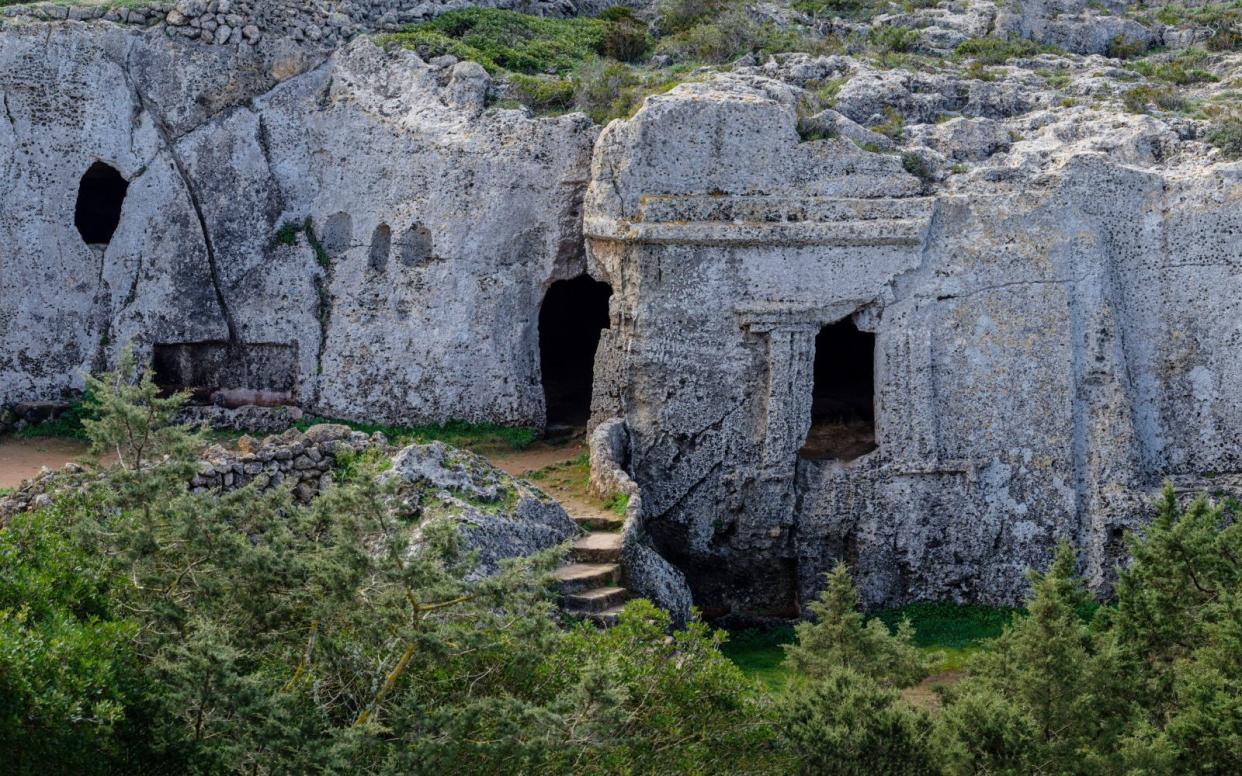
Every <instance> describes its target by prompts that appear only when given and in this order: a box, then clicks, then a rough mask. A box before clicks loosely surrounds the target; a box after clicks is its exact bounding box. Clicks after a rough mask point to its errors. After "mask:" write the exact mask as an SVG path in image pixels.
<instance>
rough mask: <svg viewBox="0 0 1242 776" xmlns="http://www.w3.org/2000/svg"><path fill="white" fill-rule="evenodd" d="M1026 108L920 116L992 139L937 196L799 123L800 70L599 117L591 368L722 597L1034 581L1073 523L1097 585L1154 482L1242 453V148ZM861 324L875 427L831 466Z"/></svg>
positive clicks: (761, 605)
mask: <svg viewBox="0 0 1242 776" xmlns="http://www.w3.org/2000/svg"><path fill="white" fill-rule="evenodd" d="M850 83H853V81H851V82H850ZM848 86H849V85H848V84H847V87H846V88H844V89H842V92H841V94H842V98H843V100H844V99H845V98H846V97H848V96H849V95H850V94H851V93H850V92H849V91H847V90H848ZM858 93H860V92H854V94H858ZM943 94H944V92H943V91H942V92H941V96H942V97H943ZM848 102H850V101H848V100H847V103H848ZM853 104H855V105H859V104H861V103H860V102H858V101H856V100H855V101H853ZM905 107H906V109H907V110H911V109H913V110H914V111H915V112H916V113H917V111H918V110H919V109H918V108H913V107H912V106H911V105H907V106H905ZM866 112H868V111H866V110H862V111H857V112H855V115H857V116H859V117H860V118H863V116H862V114H863V113H866ZM847 115H848V113H847ZM984 115H986V113H984ZM1025 120H1026V121H1028V122H1030V123H1029V124H1028V125H1027V127H1028V128H1029V134H1025V135H1022V134H1018V133H1015V135H1014V136H1013V137H1009V136H1007V133H1006V132H1003V131H1001V128H1000V127H999V126H998V125H997V124H996V122H995V120H994V119H990V118H983V117H980V118H975V119H961V120H957V123H954V122H950V123H948V124H945V125H942V126H938V127H930V126H929V127H915V128H911V131H912V133H913V136H914V137H916V138H925V142H927V143H928V144H931V145H934V146H935V147H936V148H937V149H939V150H940V152H942V153H943V154H944V155H945V156H946V157H948V158H952V159H972V160H979V159H985V158H986V159H988V160H990V161H989V162H988V163H987V164H984V165H981V166H980V167H979V168H978V169H976V170H974V171H973V172H971V173H970V174H969V175H963V176H953V178H951V179H950V181H949V183H948V186H947V188H946V189H945V190H943V191H942V192H941V193H939V194H937V195H936V196H933V197H929V196H925V194H926V190H924V189H920V187H919V185H918V182H917V181H916V180H915V179H914V178H913V177H911V176H909V175H907V174H906V173H904V172H903V170H902V168H901V166H900V163H899V162H898V160H897V158H896V157H893V156H886V155H884V154H869V153H865V152H863V151H861V150H859V149H858V148H857V147H856V146H854V144H853V143H851V142H849V141H847V140H845V139H843V138H836V139H827V140H820V141H814V142H800V138H799V137H798V134H797V132H796V131H795V125H796V122H797V117H796V113H795V110H794V108H793V101H792V100H791V99H790V96H789V94H788V92H787V91H786V87H784V86H783V85H782V84H781V83H778V82H775V81H771V80H766V79H763V78H759V77H756V76H753V75H747V74H745V73H743V74H740V75H731V76H718V77H717V78H715V79H713V80H708V81H706V82H704V83H697V84H691V85H684V86H681V87H678V88H677V89H674V90H673V91H672V92H670V93H669V94H667V95H665V96H662V97H658V98H652V99H650V100H648V102H647V105H646V107H645V108H644V109H643V110H641V111H640V112H639V113H638V114H637V115H636V116H635V117H634V118H633V119H632V120H630V121H628V122H618V123H614V124H612V125H611V126H610V127H609V128H608V129H607V130H606V131H605V132H604V134H603V135H602V136H601V137H600V139H599V142H598V145H597V151H596V157H595V161H594V166H593V173H592V182H591V185H590V188H589V190H588V194H587V199H586V212H585V224H586V227H585V228H586V235H587V245H588V251H589V258H590V261H591V267H592V270H593V271H594V272H597V273H599V275H600V276H601V277H603V278H605V279H607V280H608V281H609V282H610V283H612V284H613V288H614V289H615V295H614V306H615V312H614V319H613V330H614V331H613V336H612V339H611V340H610V342H612V343H616V345H615V347H616V348H617V349H616V351H614V352H613V353H612V354H610V355H601V356H600V358H601V359H607V358H611V359H612V360H613V361H614V362H616V363H619V364H621V366H620V371H621V372H622V374H623V377H621V378H620V383H621V384H622V385H623V386H624V388H623V389H622V390H620V391H619V392H618V404H619V406H620V410H621V415H622V417H624V419H625V422H626V425H627V426H628V429H629V433H630V448H631V461H630V471H631V472H632V474H633V476H634V479H635V480H636V481H637V482H638V483H639V484H640V485H641V486H642V497H643V511H644V515H643V523H644V530H645V531H646V532H647V533H648V534H649V535H650V536H651V537H653V539H654V546H655V547H656V548H657V549H658V550H659V552H660V553H661V554H662V555H663V556H664V557H666V558H668V559H670V560H671V561H673V563H674V565H676V566H677V567H678V568H680V569H681V570H683V571H684V572H685V574H686V577H687V579H688V580H689V583H690V586H691V588H692V589H693V591H694V597H695V601H696V602H697V603H698V604H699V605H700V606H702V607H703V608H704V609H705V611H707V612H709V613H715V614H725V613H736V614H755V613H762V614H767V615H771V616H796V615H797V614H798V613H799V612H800V610H801V605H802V604H803V602H805V601H807V600H808V599H809V597H811V596H812V595H813V594H814V593H815V592H816V590H817V589H818V586H819V584H820V578H821V575H822V573H823V572H825V571H826V570H828V568H829V567H830V566H831V564H832V563H833V562H835V561H836V559H838V558H845V559H847V560H849V561H850V562H851V563H852V564H853V566H854V568H855V570H856V573H857V574H858V575H859V581H860V585H861V589H862V593H863V596H864V599H865V600H866V601H867V603H869V604H872V605H878V604H889V603H896V602H899V601H905V600H910V599H912V598H930V599H942V598H951V599H970V600H986V601H994V602H1006V603H1012V602H1014V601H1016V600H1018V599H1019V598H1020V597H1021V596H1022V594H1023V592H1024V590H1025V581H1024V577H1023V574H1024V572H1025V570H1026V569H1027V568H1028V567H1031V566H1039V565H1041V564H1043V563H1044V562H1046V560H1047V558H1048V557H1049V556H1050V554H1051V551H1052V548H1053V547H1054V545H1055V543H1056V542H1057V541H1058V540H1059V539H1061V538H1068V539H1070V540H1072V541H1074V542H1075V543H1076V544H1077V545H1078V546H1079V547H1082V548H1083V549H1084V563H1085V567H1086V570H1087V573H1088V575H1089V577H1090V579H1091V581H1092V583H1093V585H1095V586H1096V587H1097V588H1099V589H1106V587H1107V584H1108V577H1109V574H1110V572H1111V569H1112V568H1113V567H1114V565H1115V564H1116V563H1117V562H1119V561H1120V559H1121V558H1122V553H1123V548H1122V545H1121V537H1122V535H1123V532H1124V531H1125V530H1127V529H1131V528H1135V527H1138V526H1139V525H1140V524H1141V521H1142V519H1143V517H1144V514H1145V501H1146V499H1147V498H1148V497H1149V496H1150V495H1151V493H1152V492H1153V490H1154V489H1155V488H1157V487H1158V485H1159V484H1160V482H1161V481H1162V480H1163V479H1165V478H1170V477H1171V478H1175V479H1177V480H1178V481H1179V482H1182V483H1185V484H1190V483H1198V486H1199V487H1210V484H1211V482H1212V480H1211V479H1210V478H1211V477H1213V476H1214V473H1217V472H1232V471H1236V470H1237V468H1238V464H1239V456H1240V455H1242V448H1239V447H1238V446H1237V445H1236V444H1235V442H1236V439H1237V438H1238V435H1239V432H1242V404H1240V403H1239V402H1238V401H1237V400H1236V397H1235V396H1234V394H1233V392H1231V391H1230V390H1229V386H1230V385H1232V384H1233V383H1235V382H1236V381H1237V379H1238V378H1239V375H1240V374H1242V362H1239V360H1238V353H1239V351H1238V349H1237V348H1236V347H1233V346H1232V345H1231V344H1229V343H1230V342H1232V341H1233V339H1235V338H1236V332H1235V331H1234V328H1235V327H1233V326H1232V325H1229V324H1223V322H1224V321H1233V320H1237V319H1238V318H1239V313H1240V312H1242V311H1240V310H1238V309H1237V308H1238V304H1239V303H1238V299H1237V294H1236V293H1234V292H1233V290H1232V288H1233V285H1234V280H1235V279H1236V277H1237V276H1238V273H1239V267H1240V266H1242V239H1240V238H1239V234H1242V207H1239V205H1242V185H1240V183H1242V181H1240V178H1242V165H1239V164H1236V163H1235V164H1217V165H1210V164H1205V163H1204V161H1203V157H1202V154H1203V152H1202V151H1201V150H1198V149H1200V148H1201V146H1197V145H1196V144H1193V143H1183V142H1181V141H1180V139H1179V137H1178V135H1177V133H1176V132H1175V131H1173V130H1172V129H1171V128H1170V127H1169V126H1168V125H1166V124H1164V123H1163V122H1160V121H1157V120H1155V119H1153V118H1151V117H1149V116H1132V115H1121V116H1119V115H1115V114H1113V115H1106V114H1100V113H1098V112H1094V111H1066V112H1065V113H1064V114H1059V115H1056V116H1053V115H1050V114H1044V115H1043V116H1039V115H1038V114H1036V115H1031V116H1027V117H1026V119H1025ZM1169 160H1177V163H1176V164H1170V162H1169ZM851 318H852V320H853V321H854V322H855V324H856V326H857V328H858V329H860V330H862V331H863V332H870V333H873V334H874V336H875V340H874V343H875V344H874V347H875V359H874V389H875V400H874V405H875V413H876V416H875V434H876V443H877V445H878V449H876V450H875V451H874V452H872V453H869V454H867V455H865V456H863V457H861V458H859V459H857V460H854V461H852V462H849V463H845V462H841V461H838V460H809V459H806V458H803V457H801V456H800V455H799V448H800V447H801V446H802V444H803V441H804V440H805V439H806V438H807V432H808V429H809V428H810V426H811V396H812V389H813V386H812V380H813V369H812V365H813V360H814V357H815V349H816V335H817V333H818V332H819V331H820V329H821V327H823V326H825V325H827V324H831V323H834V322H836V321H839V320H842V319H851ZM1227 440H1232V441H1227Z"/></svg>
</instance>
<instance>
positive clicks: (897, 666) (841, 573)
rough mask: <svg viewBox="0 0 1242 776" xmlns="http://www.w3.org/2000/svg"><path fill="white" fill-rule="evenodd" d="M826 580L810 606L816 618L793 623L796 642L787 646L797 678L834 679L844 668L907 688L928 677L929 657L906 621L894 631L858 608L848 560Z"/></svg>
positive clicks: (879, 681)
mask: <svg viewBox="0 0 1242 776" xmlns="http://www.w3.org/2000/svg"><path fill="white" fill-rule="evenodd" d="M825 581H826V583H825V585H824V589H823V591H822V592H821V593H820V594H819V597H818V598H816V599H815V601H813V602H812V603H811V604H810V606H809V607H808V609H809V611H810V613H811V615H812V616H813V617H814V619H813V621H811V622H802V623H799V624H798V625H797V626H795V628H794V632H795V634H796V635H797V638H798V642H797V643H796V644H791V645H789V646H786V647H785V650H786V652H787V654H788V660H789V662H790V664H791V667H792V668H793V669H794V670H795V671H796V676H797V677H798V681H799V682H809V681H813V680H816V679H820V678H825V677H830V676H832V674H833V672H834V671H835V670H837V669H840V668H844V669H848V670H850V671H852V672H855V673H856V674H858V675H860V676H863V677H866V678H868V679H870V680H873V681H875V682H878V683H879V684H881V685H883V686H885V687H909V686H911V685H913V684H915V683H917V682H918V681H919V680H920V679H922V678H923V677H924V676H926V675H927V670H928V659H927V657H926V656H924V655H923V654H921V653H920V652H919V651H918V650H917V649H915V647H914V641H913V638H914V633H913V631H912V630H911V629H910V626H909V623H908V622H906V621H903V622H902V623H901V624H899V625H898V627H897V630H896V631H895V632H890V631H889V629H888V626H886V625H885V624H884V623H883V622H881V621H880V620H878V619H875V618H872V619H870V620H868V619H867V618H865V617H864V616H863V615H862V613H861V612H860V611H859V606H858V591H857V590H856V589H855V588H854V583H853V581H852V580H851V579H850V575H849V570H848V569H847V568H846V566H845V564H844V563H838V564H837V565H836V566H835V567H834V568H833V570H832V571H831V572H830V573H829V574H827V575H826V577H825Z"/></svg>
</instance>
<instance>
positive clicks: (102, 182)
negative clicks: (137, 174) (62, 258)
mask: <svg viewBox="0 0 1242 776" xmlns="http://www.w3.org/2000/svg"><path fill="white" fill-rule="evenodd" d="M128 192H129V181H127V180H125V179H124V178H122V177H121V173H119V172H117V170H116V168H115V167H112V166H111V165H107V164H104V163H103V162H95V163H94V164H92V165H91V167H90V169H89V170H87V171H86V174H85V175H83V176H82V182H81V183H80V184H78V202H77V205H76V207H75V208H74V211H73V223H74V225H76V226H77V227H78V233H79V234H81V235H82V240H83V241H84V242H86V244H87V245H107V244H108V243H110V242H112V235H113V234H115V233H116V227H117V225H118V224H120V223H121V206H122V205H124V204H125V195H126V194H127V193H128Z"/></svg>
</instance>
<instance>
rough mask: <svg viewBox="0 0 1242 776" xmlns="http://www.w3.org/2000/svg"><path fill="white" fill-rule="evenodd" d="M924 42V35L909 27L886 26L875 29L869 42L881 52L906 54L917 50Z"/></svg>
mask: <svg viewBox="0 0 1242 776" xmlns="http://www.w3.org/2000/svg"><path fill="white" fill-rule="evenodd" d="M922 40H923V33H921V32H919V31H918V30H915V29H911V28H909V27H894V26H889V25H884V26H881V27H873V28H872V29H871V32H870V33H868V35H867V41H868V42H869V43H870V44H871V45H872V46H874V47H875V48H876V49H878V50H879V51H883V52H893V53H897V54H904V53H908V52H911V51H914V50H916V49H917V48H918V47H919V43H920V42H922Z"/></svg>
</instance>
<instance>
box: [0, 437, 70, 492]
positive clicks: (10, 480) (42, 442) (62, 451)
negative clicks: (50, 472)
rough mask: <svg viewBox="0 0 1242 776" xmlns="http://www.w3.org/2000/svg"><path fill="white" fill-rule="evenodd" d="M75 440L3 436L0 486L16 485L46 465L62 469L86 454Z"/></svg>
mask: <svg viewBox="0 0 1242 776" xmlns="http://www.w3.org/2000/svg"><path fill="white" fill-rule="evenodd" d="M86 452H87V445H86V443H85V442H78V441H76V440H73V439H8V438H6V439H0V488H16V487H17V486H18V485H21V484H22V481H23V480H27V479H30V478H31V477H33V476H35V475H36V474H38V473H39V470H40V469H42V468H43V467H47V468H49V469H59V468H60V467H62V466H64V465H65V464H67V463H69V462H70V461H76V460H77V459H79V458H81V457H82V456H84V455H86Z"/></svg>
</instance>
